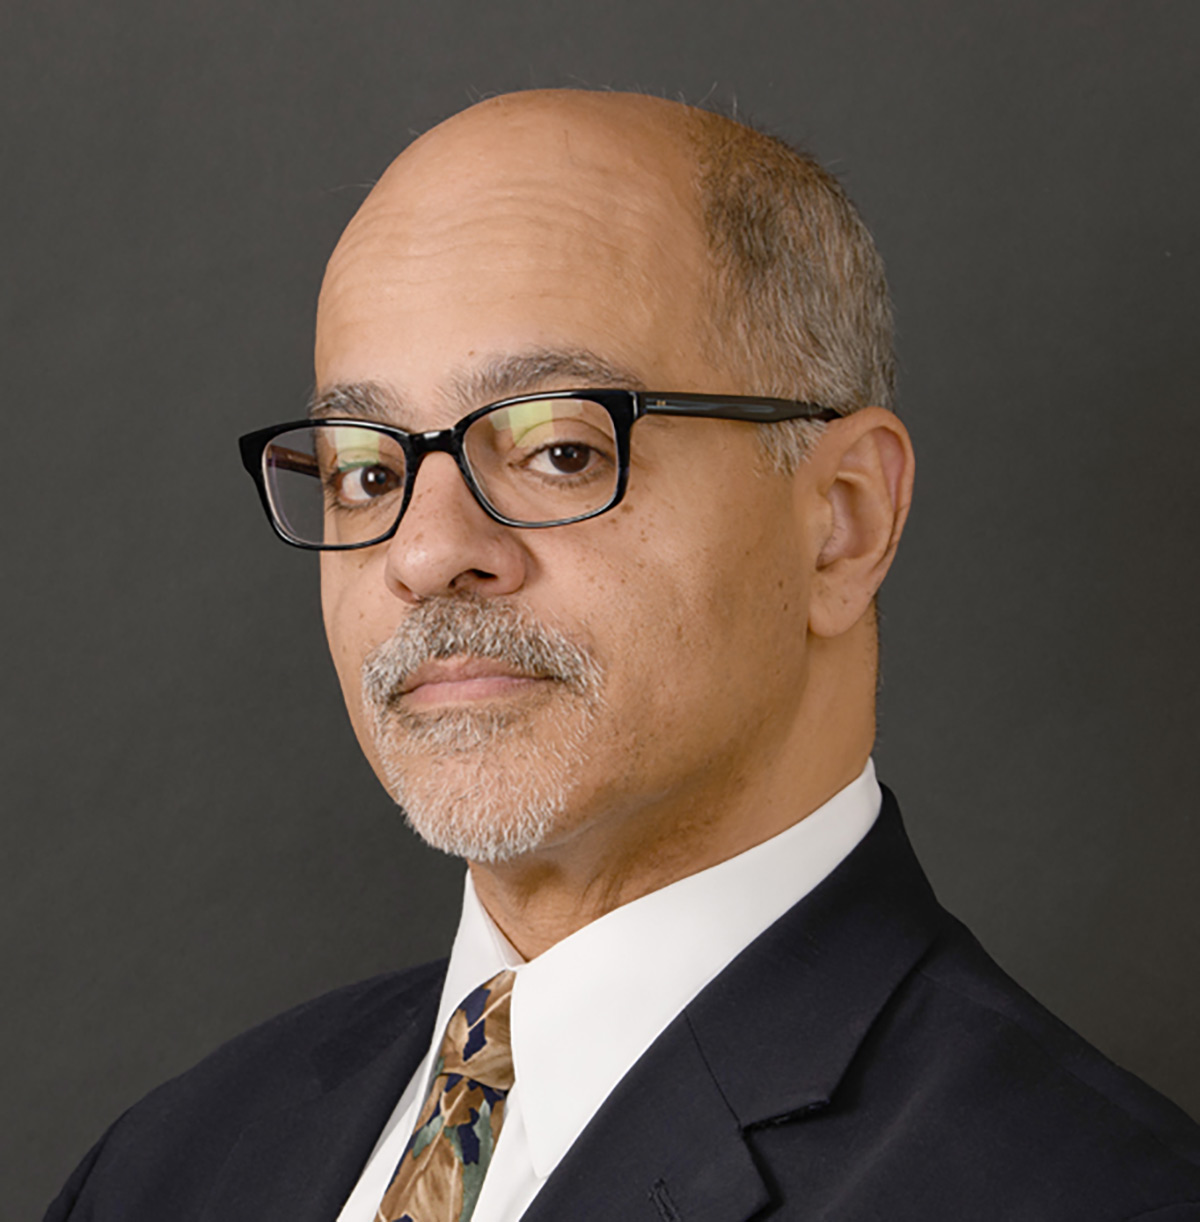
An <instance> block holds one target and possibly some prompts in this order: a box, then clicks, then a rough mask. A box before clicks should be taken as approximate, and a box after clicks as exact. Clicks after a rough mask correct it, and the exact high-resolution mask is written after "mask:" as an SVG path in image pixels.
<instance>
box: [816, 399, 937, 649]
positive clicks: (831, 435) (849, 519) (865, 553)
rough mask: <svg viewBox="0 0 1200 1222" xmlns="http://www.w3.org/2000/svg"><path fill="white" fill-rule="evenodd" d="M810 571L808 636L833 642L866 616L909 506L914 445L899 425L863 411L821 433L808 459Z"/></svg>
mask: <svg viewBox="0 0 1200 1222" xmlns="http://www.w3.org/2000/svg"><path fill="white" fill-rule="evenodd" d="M808 465H810V470H811V473H812V476H813V477H815V478H814V480H813V482H812V483H810V484H809V494H810V496H814V495H815V497H816V499H817V505H816V506H813V505H812V503H811V502H810V508H817V509H819V512H817V513H815V514H813V515H812V517H811V518H810V521H813V522H814V523H815V524H816V525H817V529H818V530H819V532H820V536H819V537H818V538H817V539H816V540H815V541H814V542H815V543H816V547H815V548H814V551H815V552H816V556H817V559H816V563H815V566H814V572H813V586H812V597H811V600H810V603H809V629H810V630H811V631H812V632H813V633H814V634H815V635H816V636H820V637H835V636H840V635H841V634H842V633H844V632H846V631H848V630H849V629H850V628H852V627H853V626H854V625H855V624H856V623H858V621H859V620H860V619H862V617H863V616H864V615H865V614H866V613H867V612H868V610H869V609H870V607H871V605H872V601H873V600H874V598H875V594H876V591H878V589H879V587H880V586H881V585H882V584H883V579H884V577H886V576H887V571H888V569H889V568H890V567H891V563H892V557H893V556H895V554H896V546H897V544H899V542H900V534H901V532H902V531H903V530H904V523H905V521H906V519H907V518H908V509H909V505H910V504H911V503H912V489H913V471H914V466H915V460H914V457H913V447H912V440H911V439H910V438H909V435H908V430H907V429H906V428H905V427H904V425H903V424H901V423H900V420H899V418H898V417H897V416H896V415H894V414H893V413H892V412H889V411H886V410H885V409H884V408H882V407H865V408H862V409H860V410H859V411H857V412H854V413H853V414H852V415H849V416H846V417H844V418H843V419H841V420H836V421H834V422H833V423H832V424H830V425H829V427H828V428H827V429H826V430H825V433H824V435H823V436H822V437H821V440H820V441H819V442H818V443H817V445H816V447H815V449H814V451H813V453H812V454H811V455H810V457H809V464H808Z"/></svg>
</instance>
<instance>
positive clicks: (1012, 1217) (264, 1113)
mask: <svg viewBox="0 0 1200 1222" xmlns="http://www.w3.org/2000/svg"><path fill="white" fill-rule="evenodd" d="M443 972H444V964H434V965H432V966H428V967H422V968H417V969H416V970H413V971H408V972H401V973H398V974H396V975H389V976H383V977H379V978H377V979H375V980H369V981H366V982H365V983H363V984H358V985H354V986H352V987H350V988H346V989H342V990H340V991H338V992H336V993H332V994H330V995H328V996H326V997H322V998H320V999H318V1000H317V1001H314V1002H311V1003H309V1004H308V1005H305V1006H301V1007H299V1008H298V1009H296V1010H293V1011H291V1012H289V1013H287V1014H284V1015H283V1016H281V1017H280V1018H277V1019H275V1020H273V1021H272V1022H269V1023H267V1024H265V1025H264V1026H262V1027H259V1028H257V1029H256V1030H254V1031H251V1032H249V1033H248V1034H246V1035H243V1036H241V1037H240V1038H238V1039H236V1040H234V1041H233V1042H232V1043H230V1044H227V1045H226V1046H225V1047H223V1048H221V1049H219V1050H218V1051H217V1052H215V1053H214V1054H213V1055H212V1056H210V1057H209V1058H208V1059H207V1060H205V1061H203V1062H202V1063H201V1064H200V1065H198V1066H197V1067H196V1068H195V1069H193V1070H191V1071H190V1072H188V1073H186V1074H184V1075H183V1076H182V1077H180V1078H177V1079H176V1080H175V1081H173V1082H169V1083H167V1084H166V1085H165V1086H163V1087H161V1088H159V1089H158V1090H157V1091H155V1092H154V1093H153V1094H151V1095H149V1096H148V1097H147V1098H146V1099H144V1100H143V1101H142V1102H141V1103H139V1104H137V1105H136V1106H135V1107H134V1108H132V1109H131V1110H130V1111H129V1112H127V1113H126V1114H125V1115H124V1116H123V1117H121V1119H120V1120H118V1121H117V1123H116V1124H115V1125H114V1126H113V1127H112V1129H110V1130H109V1132H108V1133H107V1134H106V1135H105V1137H104V1138H103V1140H102V1141H101V1142H100V1143H99V1145H97V1146H96V1148H95V1149H94V1150H92V1152H91V1153H90V1154H89V1155H88V1156H87V1157H86V1158H85V1159H84V1161H83V1163H82V1165H81V1166H80V1167H79V1169H78V1170H77V1171H76V1172H75V1174H74V1175H73V1176H72V1177H71V1179H70V1181H69V1182H68V1184H67V1186H66V1188H65V1189H64V1190H63V1192H62V1195H61V1196H60V1197H59V1198H58V1200H57V1201H56V1202H55V1203H54V1204H53V1205H52V1206H51V1208H50V1212H49V1214H48V1215H47V1219H48V1222H59V1220H60V1219H66V1218H70V1219H71V1220H72V1222H192V1220H197V1222H198V1220H201V1219H204V1220H207V1222H270V1220H273V1219H279V1220H280V1222H332V1220H333V1219H334V1218H336V1216H337V1214H338V1211H339V1209H340V1208H341V1206H342V1204H343V1203H344V1201H345V1199H346V1197H347V1196H348V1195H349V1193H350V1190H351V1188H352V1187H353V1186H354V1184H355V1182H356V1179H357V1177H358V1174H359V1171H360V1169H361V1167H362V1165H363V1163H364V1161H365V1159H366V1157H367V1155H368V1154H369V1153H370V1151H371V1149H372V1147H373V1145H374V1143H375V1141H376V1139H377V1138H378V1136H379V1133H380V1131H381V1130H382V1128H383V1125H384V1122H385V1121H386V1120H387V1118H388V1116H389V1114H390V1113H391V1110H392V1108H393V1106H394V1105H395V1102H396V1099H397V1098H398V1096H399V1094H400V1092H401V1090H402V1089H403V1087H404V1085H405V1083H406V1082H407V1081H408V1079H409V1077H410V1076H411V1074H412V1073H413V1072H414V1070H415V1068H416V1066H417V1064H418V1062H419V1061H420V1059H421V1056H422V1055H423V1053H424V1051H425V1050H426V1048H427V1047H428V1045H429V1042H430V1039H431V1038H432V1035H433V1031H432V1026H433V1022H434V1019H435V1010H436V1008H437V1002H438V994H439V988H440V985H441V980H442V975H443ZM567 1085H569V1084H567ZM525 1217H526V1219H528V1220H529V1222H560V1220H564V1219H565V1220H568V1222H577V1220H578V1222H586V1220H592V1219H595V1220H600V1219H603V1220H604V1222H613V1220H616V1222H638V1220H639V1219H640V1220H642V1222H677V1220H682V1222H702V1220H703V1222H745V1220H747V1219H750V1218H754V1219H760V1218H761V1219H766V1218H790V1219H823V1220H827V1222H833V1220H834V1219H838V1220H853V1222H867V1220H868V1219H879V1220H880V1222H884V1220H886V1222H905V1220H910V1219H911V1220H912V1222H941V1220H943V1219H952V1220H954V1222H990V1220H993V1219H994V1220H995V1222H1001V1220H1002V1222H1042V1220H1045V1222H1049V1220H1051V1219H1053V1220H1054V1222H1067V1220H1071V1222H1107V1220H1110V1219H1111V1220H1112V1222H1117V1220H1118V1219H1121V1220H1128V1219H1135V1218H1137V1219H1148V1220H1149V1219H1153V1222H1200V1130H1198V1129H1197V1127H1196V1126H1195V1125H1194V1124H1193V1123H1192V1122H1191V1121H1190V1120H1188V1118H1187V1117H1186V1116H1185V1115H1184V1114H1183V1113H1182V1112H1180V1111H1179V1110H1178V1109H1177V1108H1175V1107H1174V1106H1173V1105H1172V1104H1170V1103H1168V1102H1167V1101H1166V1100H1165V1099H1163V1098H1162V1097H1161V1096H1159V1095H1157V1094H1155V1093H1154V1092H1153V1091H1151V1090H1150V1089H1149V1088H1147V1087H1146V1086H1144V1085H1143V1084H1142V1083H1140V1082H1138V1081H1137V1080H1136V1079H1135V1078H1133V1077H1131V1076H1130V1075H1129V1074H1126V1073H1124V1072H1123V1071H1122V1070H1120V1069H1117V1068H1116V1067H1115V1066H1113V1065H1112V1064H1110V1063H1109V1062H1108V1061H1106V1060H1105V1059H1104V1058H1103V1057H1102V1056H1100V1054H1099V1053H1097V1052H1096V1051H1095V1050H1094V1049H1092V1048H1090V1047H1089V1046H1088V1045H1087V1044H1085V1043H1084V1042H1083V1041H1082V1040H1081V1039H1079V1037H1078V1036H1076V1035H1074V1034H1073V1033H1072V1032H1070V1031H1069V1030H1067V1029H1066V1028H1065V1027H1064V1026H1062V1024H1061V1023H1059V1022H1058V1021H1057V1020H1055V1019H1054V1018H1053V1017H1051V1016H1050V1015H1049V1014H1048V1013H1046V1011H1045V1010H1043V1009H1042V1008H1041V1007H1040V1006H1039V1005H1038V1004H1037V1003H1036V1002H1035V1001H1033V1000H1032V998H1030V997H1029V996H1028V995H1027V994H1025V993H1024V992H1022V990H1021V989H1020V988H1019V987H1018V986H1017V985H1016V984H1014V983H1013V982H1012V981H1011V980H1010V979H1009V978H1008V977H1007V976H1005V975H1004V973H1003V972H1001V971H1000V969H999V968H998V967H997V966H996V965H995V964H994V963H993V962H992V961H991V960H990V959H989V958H988V957H987V955H986V954H985V953H984V952H983V951H982V950H981V949H980V947H979V945H978V944H977V943H976V942H975V940H974V939H973V938H972V937H971V935H970V934H969V933H968V932H967V931H966V930H965V929H964V928H963V927H962V926H961V925H960V924H959V923H958V922H957V921H955V920H954V919H953V918H952V917H951V916H949V915H948V914H947V913H946V912H945V911H944V910H943V909H942V908H940V907H939V906H938V904H937V901H936V900H935V899H934V896H933V893H932V891H931V890H930V888H929V885H928V883H927V882H926V880H925V877H924V875H923V874H922V872H921V869H920V866H919V865H918V864H917V862H916V859H915V858H914V856H913V854H912V850H911V849H910V847H909V844H908V840H907V838H906V837H905V834H904V830H903V827H902V825H901V822H900V813H899V810H898V809H897V807H896V803H895V800H894V799H893V798H892V796H891V795H890V794H886V793H885V800H884V808H883V813H882V814H881V816H880V818H879V821H878V822H877V823H876V825H875V827H874V828H873V829H872V831H871V832H870V833H869V834H868V835H867V837H866V838H865V839H864V840H863V842H862V843H861V844H860V845H859V846H858V847H857V848H856V849H855V850H854V852H853V853H851V855H850V856H849V857H848V858H847V859H846V860H845V861H844V862H843V863H842V865H841V866H839V867H838V869H837V870H836V871H835V872H834V873H833V874H832V875H830V876H829V878H827V879H826V880H825V882H824V883H822V884H821V885H820V886H819V887H818V888H817V889H816V890H814V891H813V892H812V893H811V894H810V895H809V896H807V897H806V898H805V899H804V900H803V901H801V903H799V904H797V905H796V906H795V907H794V908H793V909H792V910H791V911H789V912H788V913H787V914H786V915H785V916H783V917H782V918H781V919H780V920H779V921H777V922H776V923H775V924H774V925H773V926H772V927H771V928H770V929H768V930H767V932H766V933H764V934H763V935H762V936H761V937H760V938H758V939H757V940H756V941H755V942H754V943H752V944H751V945H750V946H749V947H748V948H747V949H746V950H745V951H744V952H743V953H742V954H741V955H740V956H739V957H738V958H737V959H736V960H735V961H734V962H733V963H732V964H731V965H730V966H729V967H728V968H727V969H726V970H725V971H724V972H723V973H722V974H721V975H720V976H719V977H718V978H717V979H716V980H714V981H713V982H712V983H711V984H710V985H709V986H708V987H707V988H706V989H705V990H704V991H703V992H702V993H701V994H700V995H699V996H698V997H697V998H696V999H695V1000H694V1001H693V1002H692V1003H691V1004H690V1005H689V1006H688V1007H687V1008H686V1009H685V1010H684V1012H683V1013H682V1014H681V1015H680V1016H679V1017H678V1018H677V1019H676V1020H675V1021H674V1022H673V1023H672V1024H671V1025H670V1027H668V1028H667V1030H666V1031H665V1032H664V1033H663V1034H662V1036H661V1037H660V1038H659V1039H658V1041H657V1042H656V1043H655V1044H654V1046H653V1047H652V1048H651V1049H650V1050H649V1051H648V1052H647V1053H646V1055H645V1057H644V1058H643V1059H642V1060H641V1061H640V1062H639V1063H638V1064H637V1065H636V1066H635V1067H634V1069H633V1070H632V1071H631V1072H630V1073H629V1074H628V1075H627V1076H626V1078H625V1079H624V1080H623V1081H622V1082H621V1084H620V1085H619V1086H618V1087H617V1089H616V1091H615V1092H614V1093H613V1094H612V1096H611V1097H610V1098H609V1099H608V1100H607V1102H606V1103H605V1104H604V1106H603V1107H602V1108H601V1110H600V1111H599V1113H597V1115H596V1116H595V1118H594V1119H593V1121H592V1123H591V1124H590V1125H589V1126H588V1128H587V1129H586V1130H585V1131H584V1133H583V1134H582V1135H581V1137H580V1138H579V1140H578V1141H577V1142H576V1143H575V1145H574V1146H573V1147H572V1148H571V1150H570V1151H569V1152H568V1153H567V1156H566V1157H565V1159H564V1160H563V1162H562V1163H561V1164H560V1165H559V1167H558V1169H557V1170H556V1171H555V1173H554V1174H553V1175H552V1176H551V1178H550V1179H549V1180H548V1181H547V1183H546V1185H545V1187H544V1188H543V1190H542V1192H541V1193H540V1194H539V1195H538V1197H537V1198H536V1199H535V1201H534V1203H533V1205H532V1206H531V1207H530V1209H529V1211H528V1212H527V1213H526V1215H525Z"/></svg>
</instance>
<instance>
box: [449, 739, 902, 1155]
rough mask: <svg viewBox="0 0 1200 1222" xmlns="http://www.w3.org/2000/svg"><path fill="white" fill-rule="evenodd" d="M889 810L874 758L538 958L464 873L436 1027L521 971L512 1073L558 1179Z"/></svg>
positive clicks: (528, 1121)
mask: <svg viewBox="0 0 1200 1222" xmlns="http://www.w3.org/2000/svg"><path fill="white" fill-rule="evenodd" d="M880 803H881V794H880V789H879V784H878V782H877V781H876V779H875V769H874V765H873V764H872V762H871V761H870V760H868V761H867V765H866V767H865V768H864V769H863V771H862V773H861V774H860V775H859V776H858V778H857V779H856V780H854V781H852V782H851V783H850V784H849V785H847V786H846V788H845V789H843V790H841V791H840V792H839V793H837V794H836V795H835V796H834V797H833V798H831V799H830V800H829V801H828V802H826V803H825V804H824V805H823V806H821V807H818V809H817V810H815V811H813V813H812V814H810V815H809V816H807V817H806V818H804V819H801V820H800V821H799V822H798V823H795V824H793V825H792V826H791V827H789V828H787V829H785V830H784V831H782V832H780V833H779V834H778V835H776V836H774V837H772V838H771V839H770V840H767V841H764V842H763V843H762V844H759V845H756V846H755V847H754V848H752V849H748V850H747V851H746V852H744V853H740V854H739V855H738V856H736V857H731V858H730V859H729V860H728V861H723V862H720V863H719V864H718V865H715V866H711V867H710V868H709V869H707V870H701V871H700V872H699V873H697V874H693V875H690V876H689V877H687V878H683V879H680V880H679V881H678V882H675V883H672V884H671V885H670V886H667V887H663V888H662V889H661V890H658V891H653V892H651V893H650V894H649V895H644V896H641V897H640V898H638V899H636V900H633V901H631V902H630V903H628V904H625V905H623V906H622V907H620V908H616V909H614V910H613V911H612V912H609V913H606V914H605V915H604V916H602V917H600V918H599V919H597V920H595V921H593V922H591V923H590V924H588V925H585V926H584V927H583V928H582V929H580V930H578V931H577V932H575V933H574V934H572V935H571V936H570V937H568V938H564V939H563V940H562V941H561V942H558V943H556V944H555V945H554V946H552V947H551V948H550V949H549V950H547V951H545V952H544V953H542V954H541V955H539V956H538V957H537V958H536V959H533V960H530V961H529V962H525V961H523V960H522V958H521V956H520V954H519V953H518V952H517V951H516V950H515V948H514V947H513V946H512V944H511V943H510V942H509V941H508V939H507V938H505V937H504V935H503V934H502V933H501V932H500V930H499V929H498V928H497V927H496V925H495V923H494V922H493V921H492V920H491V918H490V917H489V916H488V915H487V913H486V911H485V910H484V908H483V905H482V904H481V903H480V902H479V899H478V897H477V896H476V894H475V888H474V886H473V884H472V882H471V879H470V875H469V874H468V876H467V881H466V888H465V894H464V897H463V911H462V918H461V920H460V923H459V928H458V934H457V936H456V937H455V941H454V948H453V950H452V952H451V956H450V965H449V970H448V972H447V976H446V984H445V987H444V989H443V992H442V1000H441V1006H440V1008H439V1011H438V1025H437V1027H436V1028H435V1030H436V1031H438V1032H441V1031H443V1030H445V1026H446V1023H447V1022H448V1021H449V1019H450V1015H451V1014H452V1013H453V1011H454V1009H455V1007H456V1006H458V1004H459V1003H460V1002H461V1001H462V999H463V998H464V997H465V996H466V995H467V994H468V993H470V992H471V990H472V989H475V988H477V987H478V986H479V985H480V984H482V983H483V982H484V981H486V980H488V979H490V978H491V977H492V976H494V975H495V974H496V973H497V972H499V971H502V970H504V969H505V968H513V969H515V970H516V972H517V978H516V982H515V984H514V986H513V1002H512V1007H513V1008H512V1040H513V1066H514V1071H515V1074H516V1081H517V1084H518V1085H517V1089H519V1091H520V1096H521V1111H522V1114H523V1116H524V1123H525V1131H526V1135H527V1139H528V1143H529V1153H530V1158H531V1161H532V1163H533V1168H534V1171H535V1172H536V1173H537V1175H538V1176H540V1177H543V1178H544V1177H545V1176H548V1175H549V1174H550V1172H551V1171H553V1170H554V1168H555V1167H556V1166H557V1165H558V1162H559V1160H560V1159H561V1158H562V1156H563V1155H564V1154H565V1153H566V1152H567V1150H568V1149H569V1148H570V1146H571V1144H572V1143H573V1142H574V1141H575V1139H576V1138H577V1137H578V1136H579V1134H580V1133H581V1132H582V1130H583V1128H584V1127H585V1126H586V1125H587V1123H588V1121H589V1120H590V1119H591V1118H592V1116H593V1115H594V1114H595V1113H596V1111H597V1110H598V1108H599V1107H600V1105H601V1104H602V1103H603V1102H604V1100H605V1099H606V1098H607V1097H608V1095H609V1093H610V1092H611V1091H612V1089H613V1088H614V1087H615V1086H616V1085H617V1083H618V1082H619V1081H620V1080H621V1078H623V1077H624V1076H625V1074H626V1073H627V1072H628V1071H629V1069H630V1068H632V1066H633V1065H634V1063H635V1062H636V1061H637V1060H638V1058H639V1057H640V1056H641V1055H642V1054H643V1053H644V1052H645V1051H646V1049H647V1048H649V1047H650V1045H651V1044H652V1043H653V1042H654V1040H655V1039H656V1038H657V1037H658V1036H659V1035H660V1034H661V1033H662V1031H663V1030H664V1029H665V1028H666V1026H667V1025H668V1024H669V1023H670V1022H671V1020H672V1019H673V1018H674V1017H675V1016H676V1015H677V1014H678V1013H679V1012H680V1011H681V1010H682V1009H683V1008H684V1006H686V1005H687V1004H688V1002H690V1001H691V1000H692V998H693V997H695V996H696V994H697V993H699V992H700V990H701V989H702V988H703V987H704V986H705V985H706V984H707V983H708V982H709V981H710V980H712V978H713V977H714V976H716V975H717V974H718V973H719V972H720V971H721V970H722V969H723V968H725V967H726V966H727V965H728V964H729V963H730V962H731V960H733V959H734V958H735V957H736V956H737V954H738V953H739V952H740V951H742V950H744V949H745V947H746V946H748V945H749V944H750V943H751V942H752V941H753V940H754V939H755V938H756V937H758V935H759V934H761V933H762V932H763V931H764V930H765V929H766V928H767V927H768V926H770V925H771V924H773V923H774V922H775V921H776V920H778V919H779V917H781V916H782V915H783V914H784V913H785V912H786V911H787V910H788V909H789V908H791V907H792V906H793V905H794V904H796V903H798V902H799V901H800V900H801V899H803V898H804V896H805V895H807V894H808V893H809V891H811V890H812V889H813V888H814V887H815V886H817V884H818V883H820V882H821V881H822V880H823V879H824V878H825V877H826V876H827V875H828V874H830V873H831V872H832V871H833V870H834V868H835V867H836V866H837V865H838V864H839V863H840V862H841V861H842V859H843V858H844V857H846V856H847V854H849V852H850V851H851V849H853V848H854V846H855V845H856V844H857V843H858V842H859V841H860V840H861V839H862V837H863V836H865V835H866V833H867V832H868V831H869V830H870V827H871V825H872V824H873V823H874V822H875V819H876V817H877V816H878V814H879V808H880ZM564 1083H569V1087H564Z"/></svg>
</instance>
